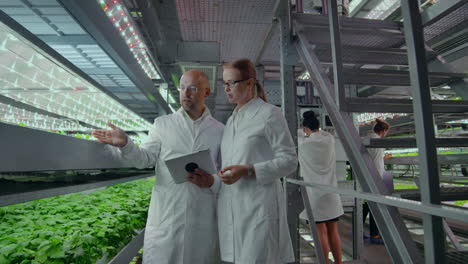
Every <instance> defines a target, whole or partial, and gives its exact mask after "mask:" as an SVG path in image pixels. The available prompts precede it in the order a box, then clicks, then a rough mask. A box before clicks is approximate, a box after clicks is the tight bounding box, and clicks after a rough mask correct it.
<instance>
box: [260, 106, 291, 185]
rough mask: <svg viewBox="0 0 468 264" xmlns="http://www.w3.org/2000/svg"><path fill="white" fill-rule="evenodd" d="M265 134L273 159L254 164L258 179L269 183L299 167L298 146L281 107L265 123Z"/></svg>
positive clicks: (263, 182) (262, 182)
mask: <svg viewBox="0 0 468 264" xmlns="http://www.w3.org/2000/svg"><path fill="white" fill-rule="evenodd" d="M265 135H266V138H267V140H268V143H269V144H270V146H271V151H272V152H273V159H271V160H267V161H264V162H260V163H256V164H253V166H254V168H255V174H256V178H257V181H258V182H259V183H260V184H269V183H272V182H273V181H275V180H276V179H278V178H281V177H284V176H287V175H289V174H291V173H293V172H294V171H295V170H296V169H297V155H296V147H295V145H294V142H293V140H292V137H291V133H290V132H289V128H288V125H287V124H286V119H285V118H284V116H283V114H282V113H281V110H280V109H279V108H276V107H275V108H273V111H272V113H271V115H270V116H269V118H268V119H267V122H266V124H265Z"/></svg>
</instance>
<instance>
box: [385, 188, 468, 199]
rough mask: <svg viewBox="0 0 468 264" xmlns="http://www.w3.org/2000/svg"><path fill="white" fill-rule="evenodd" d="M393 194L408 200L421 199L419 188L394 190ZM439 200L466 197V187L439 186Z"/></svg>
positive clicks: (467, 193)
mask: <svg viewBox="0 0 468 264" xmlns="http://www.w3.org/2000/svg"><path fill="white" fill-rule="evenodd" d="M393 196H397V197H401V198H404V199H409V200H416V201H420V200H421V191H420V190H414V189H411V190H395V191H394V192H393ZM440 199H441V201H459V200H466V199H468V187H450V188H444V187H442V188H440Z"/></svg>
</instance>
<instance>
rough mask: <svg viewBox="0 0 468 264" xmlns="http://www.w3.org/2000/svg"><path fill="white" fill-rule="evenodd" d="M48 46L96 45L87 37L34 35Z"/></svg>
mask: <svg viewBox="0 0 468 264" xmlns="http://www.w3.org/2000/svg"><path fill="white" fill-rule="evenodd" d="M36 36H37V37H38V38H40V39H41V40H42V41H44V42H45V43H47V44H49V45H96V41H94V39H93V38H92V37H90V36H89V35H62V36H57V35H36Z"/></svg>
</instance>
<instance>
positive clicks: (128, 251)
mask: <svg viewBox="0 0 468 264" xmlns="http://www.w3.org/2000/svg"><path fill="white" fill-rule="evenodd" d="M144 238H145V229H142V230H140V231H138V235H136V236H135V237H133V239H132V241H130V243H128V244H127V245H126V246H125V247H124V248H123V249H122V250H121V251H120V252H119V253H118V254H117V255H116V256H115V257H114V258H112V259H111V260H110V261H109V262H108V264H128V263H129V262H130V261H132V259H133V257H135V256H136V255H137V254H138V251H140V249H141V248H142V247H143V241H144Z"/></svg>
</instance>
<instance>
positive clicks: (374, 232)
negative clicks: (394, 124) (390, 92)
mask: <svg viewBox="0 0 468 264" xmlns="http://www.w3.org/2000/svg"><path fill="white" fill-rule="evenodd" d="M389 131H390V124H388V123H387V122H385V121H384V120H381V119H378V118H377V119H375V125H374V133H373V134H371V135H369V136H368V137H370V138H384V137H385V136H386V135H387V134H388V132H389ZM368 151H369V154H370V155H371V157H372V159H373V160H374V163H375V166H376V167H377V171H378V172H379V175H380V177H381V178H382V179H383V175H384V173H385V167H384V160H385V159H387V158H389V157H390V155H385V153H384V149H383V148H370V149H368ZM362 213H363V221H364V222H365V221H366V218H367V215H368V214H369V233H370V236H369V241H370V242H371V243H372V244H383V240H382V238H381V237H380V232H379V229H378V228H377V224H376V223H375V220H374V217H373V216H372V212H371V211H370V210H369V205H368V204H367V202H365V203H364V204H363V205H362Z"/></svg>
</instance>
